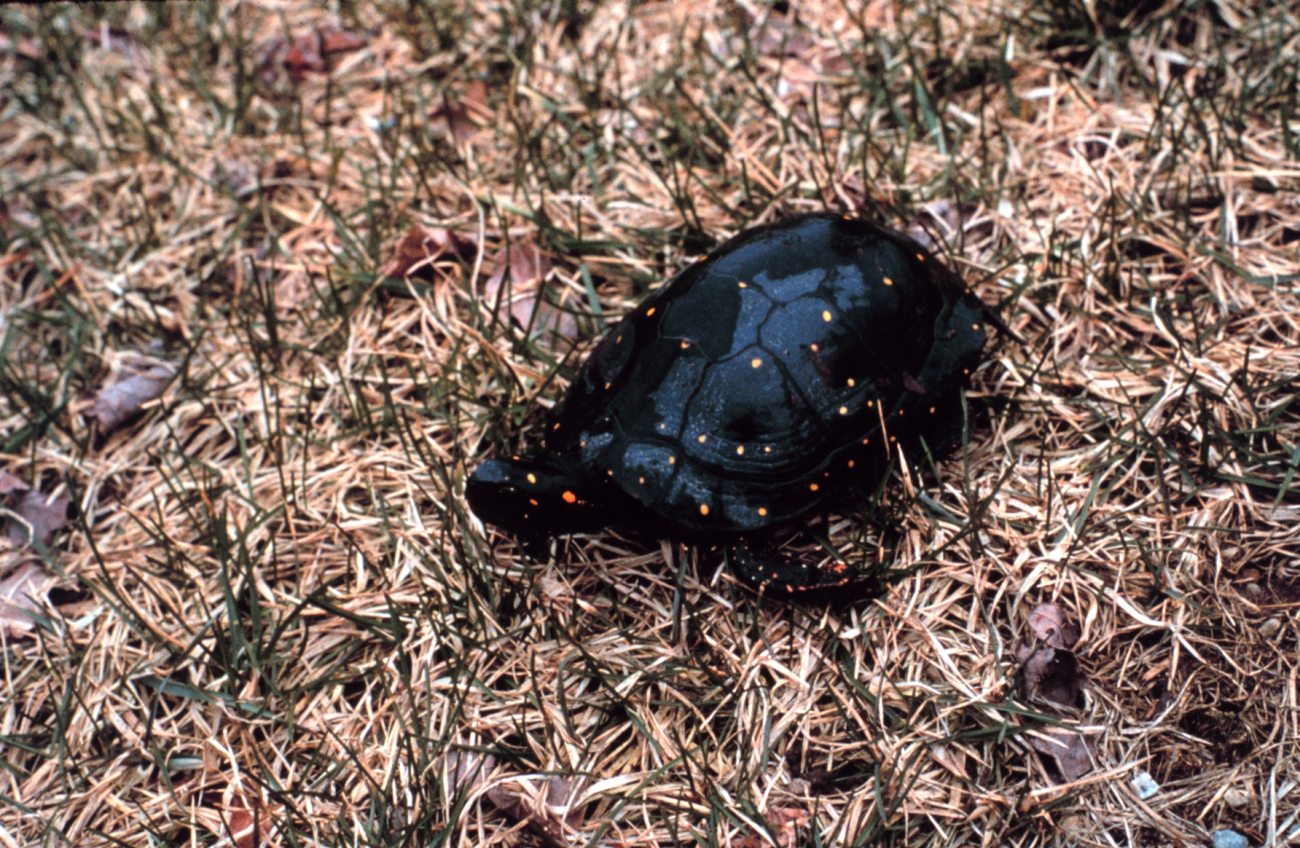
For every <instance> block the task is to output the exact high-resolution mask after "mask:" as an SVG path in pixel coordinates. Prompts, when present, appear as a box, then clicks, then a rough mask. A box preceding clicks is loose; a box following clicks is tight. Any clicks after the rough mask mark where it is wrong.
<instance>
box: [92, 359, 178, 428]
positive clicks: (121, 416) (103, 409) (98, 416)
mask: <svg viewBox="0 0 1300 848" xmlns="http://www.w3.org/2000/svg"><path fill="white" fill-rule="evenodd" d="M132 370H133V372H134V373H132V374H130V375H129V376H126V377H124V378H122V379H120V380H118V381H117V382H116V383H114V384H113V385H111V386H105V387H104V388H102V389H100V390H99V391H98V392H96V393H95V409H94V412H92V413H91V414H92V415H93V416H94V417H95V420H96V421H98V422H99V432H100V433H101V434H103V433H108V432H111V431H112V430H114V429H116V428H117V427H118V426H119V425H120V424H121V423H122V422H123V421H126V420H127V419H128V418H130V417H131V416H132V415H135V414H136V413H137V412H139V411H140V409H141V408H142V407H143V406H144V405H145V404H146V403H148V402H149V401H151V400H154V399H156V398H157V397H159V396H160V395H161V394H162V393H163V389H165V388H167V384H168V383H170V382H171V379H172V376H173V375H174V374H175V372H174V371H173V370H172V368H171V366H169V365H148V366H139V367H138V368H132Z"/></svg>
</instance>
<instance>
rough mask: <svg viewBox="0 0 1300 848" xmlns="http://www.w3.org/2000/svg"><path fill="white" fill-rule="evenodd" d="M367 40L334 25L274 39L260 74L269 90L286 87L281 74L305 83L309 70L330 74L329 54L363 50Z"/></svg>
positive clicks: (259, 70) (267, 50)
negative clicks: (291, 36) (285, 73)
mask: <svg viewBox="0 0 1300 848" xmlns="http://www.w3.org/2000/svg"><path fill="white" fill-rule="evenodd" d="M367 43H368V39H366V38H365V37H364V36H360V35H356V34H354V33H349V32H343V31H341V30H338V29H335V28H333V27H322V28H320V29H316V30H312V31H311V32H308V33H304V34H303V35H298V36H295V37H293V38H285V37H283V36H281V37H279V38H275V39H272V41H271V42H270V43H269V44H268V45H267V46H266V49H265V50H264V51H263V52H262V58H261V59H260V60H259V61H258V63H257V75H258V78H259V79H260V80H261V82H262V84H263V85H264V86H266V87H267V88H269V89H273V90H278V89H281V88H283V87H284V85H283V83H284V80H283V79H282V73H283V72H286V71H287V72H288V77H289V79H290V80H292V81H293V82H294V83H300V82H302V81H303V80H304V79H305V78H306V76H307V74H308V73H318V74H324V73H328V72H329V69H330V66H329V61H328V57H330V56H334V55H337V54H339V53H347V52H349V51H352V50H360V49H361V48H362V47H365V46H366V44H367Z"/></svg>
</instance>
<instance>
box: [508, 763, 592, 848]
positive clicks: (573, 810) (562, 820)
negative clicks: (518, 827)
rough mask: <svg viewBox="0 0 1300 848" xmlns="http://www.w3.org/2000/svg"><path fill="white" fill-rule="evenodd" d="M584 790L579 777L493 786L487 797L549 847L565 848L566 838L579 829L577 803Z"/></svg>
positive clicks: (580, 810)
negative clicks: (543, 840) (539, 837)
mask: <svg viewBox="0 0 1300 848" xmlns="http://www.w3.org/2000/svg"><path fill="white" fill-rule="evenodd" d="M539 781H540V784H539ZM585 787H586V780H585V778H582V777H558V776H554V777H544V778H518V779H516V780H513V781H509V782H507V783H499V784H497V785H496V786H493V787H492V788H491V789H489V790H488V791H487V797H488V799H489V800H490V801H491V802H492V803H493V804H495V805H496V806H497V808H498V809H500V810H501V812H503V813H505V814H506V815H508V816H510V817H511V818H513V819H515V820H517V821H521V822H524V823H526V824H527V825H528V827H529V828H531V829H532V830H533V831H534V832H535V833H537V834H538V835H539V836H541V837H542V838H543V839H545V840H546V841H547V842H548V843H550V844H551V845H554V846H556V848H568V846H569V844H570V839H569V836H570V834H572V833H575V832H576V831H578V830H579V829H581V828H582V822H583V818H584V812H585V811H584V807H583V805H581V804H579V803H578V802H579V799H580V798H581V796H582V790H583V789H584V788H585ZM575 805H576V806H575Z"/></svg>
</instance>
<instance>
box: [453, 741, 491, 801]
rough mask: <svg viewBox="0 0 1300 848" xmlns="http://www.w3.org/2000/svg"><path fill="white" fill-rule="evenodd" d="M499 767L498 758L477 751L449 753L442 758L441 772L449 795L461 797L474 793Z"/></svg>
mask: <svg viewBox="0 0 1300 848" xmlns="http://www.w3.org/2000/svg"><path fill="white" fill-rule="evenodd" d="M496 767H497V758H496V757H494V756H492V755H491V754H480V753H478V752H477V751H460V750H455V751H448V752H447V753H446V755H444V756H443V758H442V764H441V769H440V770H441V771H442V772H443V774H444V778H443V780H444V783H445V785H446V787H447V794H448V795H450V796H456V795H459V794H460V793H462V792H466V793H469V792H473V791H474V790H475V789H477V788H478V787H479V786H481V785H482V784H483V781H485V780H487V778H488V776H489V775H490V774H492V770H493V769H495V768H496Z"/></svg>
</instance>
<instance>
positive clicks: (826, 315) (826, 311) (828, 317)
mask: <svg viewBox="0 0 1300 848" xmlns="http://www.w3.org/2000/svg"><path fill="white" fill-rule="evenodd" d="M822 320H823V321H830V320H831V311H830V310H829V309H823V310H822Z"/></svg>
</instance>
